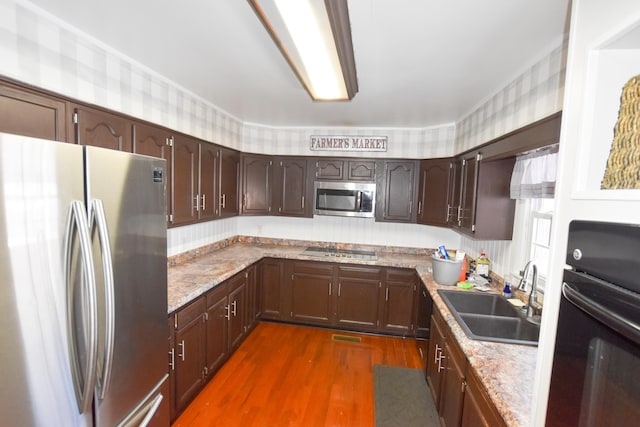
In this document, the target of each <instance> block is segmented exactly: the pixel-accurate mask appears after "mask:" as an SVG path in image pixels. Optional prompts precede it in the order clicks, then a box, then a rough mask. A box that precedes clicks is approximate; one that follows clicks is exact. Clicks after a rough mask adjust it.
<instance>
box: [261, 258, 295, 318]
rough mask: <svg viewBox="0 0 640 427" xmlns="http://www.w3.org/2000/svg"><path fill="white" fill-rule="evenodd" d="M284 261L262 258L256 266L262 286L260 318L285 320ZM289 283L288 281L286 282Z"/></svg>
mask: <svg viewBox="0 0 640 427" xmlns="http://www.w3.org/2000/svg"><path fill="white" fill-rule="evenodd" d="M284 264H285V261H284V260H281V259H274V258H264V259H263V260H262V261H260V265H259V266H258V270H259V272H258V278H259V279H258V280H260V281H261V282H262V283H261V285H262V286H261V288H262V318H263V319H266V320H285V317H284V313H285V310H284V307H283V304H284V303H285V297H284V294H285V291H286V289H285V281H284V280H283V279H284ZM286 283H289V282H286Z"/></svg>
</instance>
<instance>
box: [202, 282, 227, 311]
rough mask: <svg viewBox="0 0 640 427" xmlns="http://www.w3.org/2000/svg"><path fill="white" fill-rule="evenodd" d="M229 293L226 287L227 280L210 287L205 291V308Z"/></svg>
mask: <svg viewBox="0 0 640 427" xmlns="http://www.w3.org/2000/svg"><path fill="white" fill-rule="evenodd" d="M228 293H229V289H228V288H227V282H223V283H220V284H219V285H217V286H216V287H215V288H213V289H211V290H210V291H209V292H208V293H207V308H209V307H211V306H212V305H214V304H216V303H217V302H218V301H220V300H221V299H222V298H225V297H226V296H227V294H228Z"/></svg>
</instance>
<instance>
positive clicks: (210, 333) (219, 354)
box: [204, 283, 229, 376]
mask: <svg viewBox="0 0 640 427" xmlns="http://www.w3.org/2000/svg"><path fill="white" fill-rule="evenodd" d="M228 294H229V289H228V287H227V284H226V283H222V284H220V285H218V286H216V287H215V288H213V290H212V291H211V292H209V293H207V296H206V300H207V311H206V316H205V318H206V357H205V358H206V365H205V373H204V374H205V376H209V375H210V374H211V375H212V374H213V373H214V372H216V371H217V370H218V369H220V367H221V366H222V364H223V363H224V362H225V360H226V359H227V357H228V356H229V332H228V329H229V327H228V323H229V322H228V318H227V316H228V305H229V304H228Z"/></svg>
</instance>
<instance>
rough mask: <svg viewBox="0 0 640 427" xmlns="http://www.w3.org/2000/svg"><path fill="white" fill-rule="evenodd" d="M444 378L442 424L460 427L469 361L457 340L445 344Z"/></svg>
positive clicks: (448, 426) (441, 391) (441, 402)
mask: <svg viewBox="0 0 640 427" xmlns="http://www.w3.org/2000/svg"><path fill="white" fill-rule="evenodd" d="M443 354H444V355H446V356H445V357H446V359H444V360H443V364H444V378H443V381H442V388H441V390H440V393H441V395H442V397H441V399H440V412H439V414H440V424H441V425H442V426H443V427H458V426H460V422H461V420H462V404H463V401H464V397H465V396H464V392H465V386H466V382H465V378H466V369H467V360H466V359H465V356H464V353H463V352H462V350H461V349H460V347H459V346H458V343H457V342H456V340H455V339H449V340H447V341H446V342H445V344H444V351H443Z"/></svg>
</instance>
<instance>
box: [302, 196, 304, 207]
mask: <svg viewBox="0 0 640 427" xmlns="http://www.w3.org/2000/svg"><path fill="white" fill-rule="evenodd" d="M302 209H304V196H302Z"/></svg>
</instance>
